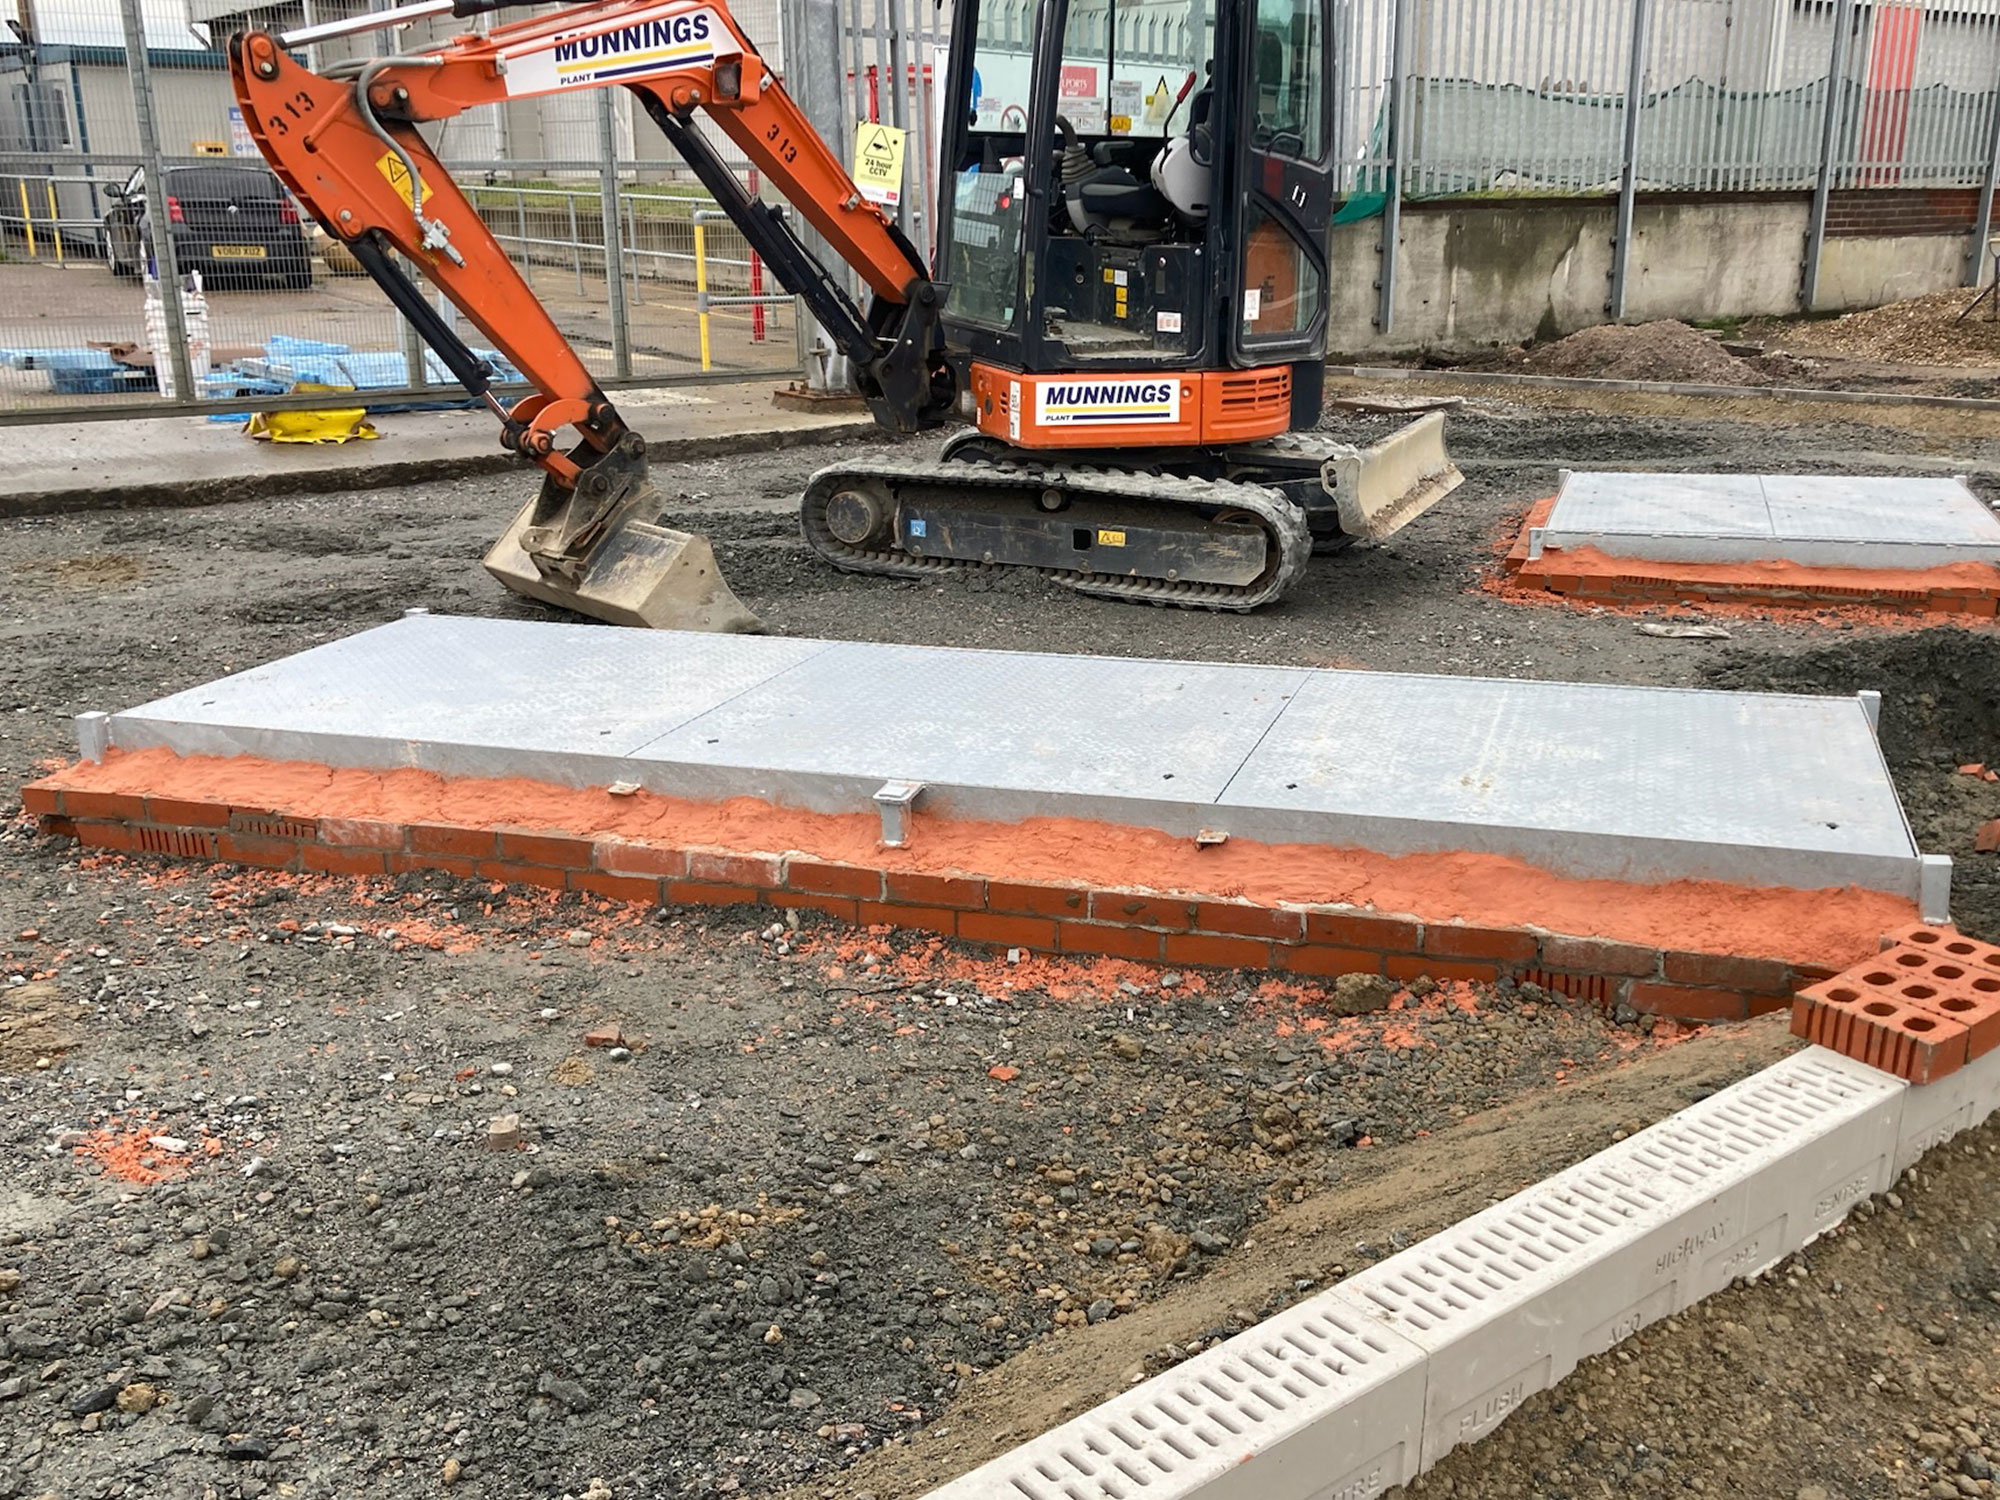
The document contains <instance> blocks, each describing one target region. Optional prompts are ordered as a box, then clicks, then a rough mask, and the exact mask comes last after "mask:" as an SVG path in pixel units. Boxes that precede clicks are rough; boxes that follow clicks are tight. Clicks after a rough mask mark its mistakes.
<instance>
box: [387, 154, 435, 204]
mask: <svg viewBox="0 0 2000 1500" xmlns="http://www.w3.org/2000/svg"><path fill="white" fill-rule="evenodd" d="M375 170H376V171H378V172H380V173H381V174H382V175H383V176H384V177H386V178H388V179H389V186H390V187H392V188H394V189H395V190H396V196H397V197H398V198H401V199H402V200H403V207H405V208H410V209H413V208H415V207H416V201H415V199H414V198H413V197H412V196H411V193H410V169H409V168H408V167H406V166H404V165H403V158H402V157H400V156H398V155H397V154H396V153H395V152H393V151H384V152H383V153H382V154H381V155H380V156H378V157H377V158H375ZM417 181H418V183H419V184H421V185H422V187H423V190H424V196H425V197H426V198H428V197H429V196H430V192H431V185H430V184H429V183H428V182H425V181H424V180H423V178H421V177H419V178H418V179H417Z"/></svg>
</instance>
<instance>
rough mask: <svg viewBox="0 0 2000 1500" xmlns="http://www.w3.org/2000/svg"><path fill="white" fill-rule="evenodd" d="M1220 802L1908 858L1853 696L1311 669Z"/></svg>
mask: <svg viewBox="0 0 2000 1500" xmlns="http://www.w3.org/2000/svg"><path fill="white" fill-rule="evenodd" d="M1222 802H1223V805H1224V806H1226V807H1230V808H1243V809H1248V808H1253V807H1254V808H1271V809H1286V810H1293V811H1296V812H1298V813H1301V814H1304V813H1314V814H1321V815H1326V814H1333V815H1339V816H1343V817H1347V818H1350V819H1352V818H1374V819H1383V818H1395V819H1399V820H1404V821H1414V822H1418V823H1421V824H1423V825H1428V826H1432V827H1434V829H1435V834H1436V841H1435V842H1434V843H1433V844H1431V845H1430V847H1435V848H1481V847H1495V845H1494V844H1493V842H1492V841H1491V840H1490V839H1484V838H1482V839H1477V840H1473V841H1470V842H1468V839H1467V836H1466V834H1467V831H1468V830H1471V829H1493V828H1507V829H1515V830H1538V831H1541V832H1543V833H1550V834H1561V835H1565V836H1567V837H1568V838H1570V839H1579V838H1582V837H1584V836H1595V837H1599V838H1604V839H1610V840H1618V841H1625V842H1628V843H1634V842H1639V841H1646V842H1651V843H1672V844H1676V845H1682V846H1685V845H1690V844H1713V845H1716V846H1718V847H1720V848H1722V849H1723V850H1724V851H1725V852H1726V851H1734V850H1743V851H1752V850H1759V849H1788V850H1797V851H1820V852H1827V853H1840V854H1851V855H1862V856H1887V857H1890V858H1898V859H1903V860H1909V859H1913V858H1914V856H1915V849H1914V846H1913V844H1912V842H1911V839H1910V835H1909V830H1908V827H1907V825H1906V824H1905V822H1904V820H1903V815H1902V808H1901V805H1900V804H1899V803H1898V801H1897V799H1896V794H1895V789H1894V787H1893V785H1892V784H1891V782H1890V780H1889V777H1888V774H1887V771H1886V768H1885V767H1884V765H1883V762H1882V757H1881V752H1880V750H1879V748H1878V747H1877V745H1876V743H1875V740H1874V737H1873V735H1872V733H1871V732H1870V730H1869V726H1868V722H1867V717H1866V715H1865V714H1864V713H1863V712H1862V709H1861V705H1860V703H1859V701H1858V700H1855V699H1836V698H1803V697H1787V696H1781V695H1752V694H1738V693H1703V692H1692V691H1683V690H1675V689H1665V688H1624V687H1602V686H1587V685H1582V684H1574V683H1551V682H1502V681H1495V680H1490V679H1483V678H1467V677H1409V676H1400V675H1395V674H1390V673H1364V672H1324V673H1317V674H1315V676H1314V679H1313V681H1312V682H1311V683H1310V684H1309V685H1307V686H1306V687H1305V688H1303V689H1301V690H1300V692H1299V694H1298V696H1297V697H1296V698H1295V699H1294V700H1293V703H1292V706H1291V708H1290V709H1288V710H1287V711H1286V713H1285V715H1284V717H1283V718H1282V719H1280V720H1279V722H1278V724H1277V726H1276V727H1275V728H1274V729H1273V730H1272V731H1271V733H1270V734H1269V735H1268V736H1267V737H1266V738H1265V739H1264V741H1263V743H1262V744H1260V745H1259V746H1258V747H1257V750H1256V752H1255V753H1254V754H1253V755H1252V756H1251V757H1250V760H1249V762H1248V763H1247V764H1246V765H1245V766H1244V767H1243V770H1242V771H1241V772H1240V773H1239V774H1238V775H1237V777H1236V779H1235V780H1234V781H1233V782H1231V783H1230V786H1229V790H1228V792H1227V793H1226V794H1225V796H1224V797H1223V799H1222ZM1370 847H1381V846H1380V845H1377V844H1371V845H1370Z"/></svg>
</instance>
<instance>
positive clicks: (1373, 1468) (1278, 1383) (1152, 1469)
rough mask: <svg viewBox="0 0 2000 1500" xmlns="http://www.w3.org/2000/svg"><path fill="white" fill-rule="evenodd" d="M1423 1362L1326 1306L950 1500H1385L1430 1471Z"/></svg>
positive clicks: (972, 1481) (1056, 1439)
mask: <svg viewBox="0 0 2000 1500" xmlns="http://www.w3.org/2000/svg"><path fill="white" fill-rule="evenodd" d="M1423 1362H1424V1356H1423V1351H1422V1350H1420V1349H1418V1348H1417V1347H1416V1346H1415V1345H1413V1344H1411V1343H1409V1342H1407V1341H1406V1340H1404V1339H1402V1338H1399V1337H1397V1336H1396V1335H1395V1334H1393V1333H1391V1332H1388V1331H1387V1330H1385V1329H1382V1328H1380V1327H1376V1326H1374V1324H1373V1322H1372V1320H1371V1319H1369V1318H1368V1317H1366V1316H1365V1315H1363V1314H1360V1313H1358V1312H1356V1311H1355V1310H1354V1309H1352V1308H1349V1307H1345V1306H1342V1305H1341V1304H1339V1303H1338V1302H1336V1301H1334V1300H1332V1299H1331V1298H1329V1297H1325V1296H1321V1297H1315V1298H1313V1299H1312V1300H1311V1301H1308V1302H1303V1303H1301V1304H1299V1305H1298V1306H1297V1307H1294V1308H1291V1309H1289V1310H1287V1311H1285V1312H1283V1313H1280V1314H1278V1315H1277V1316H1276V1317H1274V1318H1270V1319H1268V1320H1266V1321H1265V1322H1263V1323H1260V1324H1258V1325H1257V1326H1256V1327H1255V1328H1252V1329H1249V1330H1248V1331H1246V1332H1244V1333H1241V1334H1238V1335H1237V1336H1236V1337H1235V1338H1233V1339H1231V1340H1229V1341H1228V1342H1227V1343H1225V1344H1222V1345H1220V1346H1218V1347H1216V1348H1214V1349H1211V1350H1209V1351H1207V1352H1206V1353H1204V1354H1201V1355H1199V1356H1197V1357H1196V1358H1194V1359H1191V1360H1189V1361H1187V1363H1185V1364H1183V1365H1180V1366H1177V1367H1176V1368H1174V1369H1172V1370H1169V1371H1168V1372H1167V1373H1166V1374H1164V1375H1161V1376H1158V1377H1157V1378H1155V1379H1153V1380H1149V1381H1147V1382H1146V1383H1145V1384H1144V1385H1142V1386H1138V1387H1136V1388H1134V1389H1133V1390H1131V1391H1128V1392H1126V1393H1125V1394H1124V1395H1121V1396H1118V1397H1115V1398H1114V1399H1112V1400H1111V1401H1108V1402H1106V1403H1105V1404H1104V1405H1103V1406H1100V1407H1098V1408H1097V1409H1096V1410H1095V1411H1093V1412H1090V1413H1089V1414H1087V1415H1085V1416H1083V1417H1079V1418H1078V1419H1077V1420H1075V1421H1073V1422H1070V1423H1067V1424H1066V1425H1064V1426H1062V1427H1059V1428H1057V1429H1056V1430H1055V1431H1054V1432H1051V1433H1049V1434H1047V1435H1046V1436H1044V1437H1040V1438H1037V1439H1035V1440H1034V1441H1033V1442H1030V1443H1027V1444H1025V1445H1024V1446H1022V1447H1020V1448H1018V1449H1016V1450H1015V1451H1014V1452H1012V1453H1010V1454H1007V1455H1006V1456H1005V1457H1004V1458H1002V1459H999V1460H997V1461H996V1462H994V1463H993V1464H989V1465H988V1466H987V1467H986V1468H984V1469H981V1470H979V1471H977V1472H976V1473H973V1474H970V1475H967V1476H966V1477H965V1478H964V1479H961V1480H959V1481H958V1482H957V1483H956V1484H954V1485H951V1486H949V1487H948V1488H947V1489H946V1490H944V1491H942V1492H941V1495H940V1500H942V1497H943V1496H950V1497H952V1500H971V1497H974V1496H977V1497H981V1500H1130V1497H1133V1496H1139V1495H1145V1496H1148V1497H1152V1496H1163V1495H1195V1494H1200V1495H1203V1496H1206V1497H1213V1500H1264V1497H1267V1496H1270V1495H1272V1494H1274V1493H1293V1492H1296V1493H1297V1494H1300V1495H1307V1494H1310V1495H1314V1496H1319V1497H1325V1500H1347V1497H1353V1500H1359V1497H1361V1496H1371V1495H1379V1494H1380V1493H1382V1491H1383V1490H1385V1489H1388V1488H1389V1487H1390V1486H1392V1485H1396V1484H1401V1483H1403V1482H1404V1481H1405V1480H1407V1479H1410V1478H1412V1477H1413V1476H1414V1475H1415V1474H1416V1472H1417V1467H1416V1465H1417V1457H1418V1449H1417V1413H1418V1411H1419V1410H1420V1408H1421V1406H1422V1401H1423V1380H1424V1375H1423ZM1253 1460H1254V1462H1253ZM1272 1485H1276V1486H1277V1490H1276V1491H1274V1490H1273V1489H1272V1488H1271V1487H1270V1486H1272Z"/></svg>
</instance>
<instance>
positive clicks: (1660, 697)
mask: <svg viewBox="0 0 2000 1500" xmlns="http://www.w3.org/2000/svg"><path fill="white" fill-rule="evenodd" d="M111 736H112V742H113V744H115V745H116V746H118V747H119V748H122V749H136V748H141V747H144V746H148V745H165V746H168V747H170V748H172V749H174V750H177V751H180V752H181V753H184V754H203V755H232V754H241V753H251V754H257V755H263V756H267V757H274V758H282V759H305V760H316V761H321V762H324V763H327V764H332V765H340V766H357V767H365V768H370V769H388V768H394V767H399V766H420V767H423V768H425V769H428V770H433V771H437V772H440V773H442V774H446V775H460V776H501V775H504V776H528V777H535V778H538V779H541V780H545V781H553V782H557V783H561V784H564V785H569V786H602V785H605V784H608V783H609V782H612V781H620V780H630V781H636V782H638V783H640V784H641V785H643V786H646V787H648V788H649V789H651V790H654V791H657V792H661V793H666V794H670V795H677V796H684V797H694V798H703V799H707V798H719V797H732V796H755V797H763V798H766V799H769V800H773V801H777V802H781V803H784V804H787V805H791V806H798V807H804V808H809V809H812V810H814V811H820V812H843V813H854V812H871V811H872V809H873V802H872V800H871V799H872V797H873V795H874V793H875V791H876V790H877V789H878V788H879V787H881V786H882V784H883V783H885V782H889V781H895V780H914V781H921V782H923V783H924V784H925V791H924V793H923V801H922V802H921V803H920V804H919V806H920V809H922V810H924V811H926V812H930V813H934V814H938V815H943V816H956V817H966V818H989V819H998V820H1002V821H1010V822H1011V821H1018V820H1020V819H1023V818H1028V817H1035V816H1048V817H1067V818H1079V819H1086V820H1093V821H1099V822H1109V823H1123V824H1129V825H1134V826H1139V827H1147V828H1157V829H1161V830H1164V831H1166V832H1168V833H1171V834H1174V835H1176V836H1183V837H1192V836H1193V835H1194V834H1195V833H1197V832H1199V831H1201V830H1204V829H1213V830H1217V831H1220V832H1224V833H1229V834H1231V835H1233V836H1235V837H1239V838H1250V839H1257V840H1261V841H1267V842H1279V843H1328V844H1336V845H1343V846H1350V847H1360V848H1367V849H1374V850H1378V851H1381V852H1384V853H1391V854H1400V853H1413V852H1421V851H1451V850H1483V851H1489V852H1493V853H1499V854H1507V855H1513V856H1515V857H1518V858H1522V859H1526V860H1529V861H1531V862H1534V863H1537V864H1540V865H1543V866H1545V867H1547V868H1550V869H1553V870H1556V871H1557V872H1559V873H1562V874H1567V875H1573V876H1582V877H1593V878H1595V877H1602V878H1612V879H1641V880H1670V879H1681V878H1707V879H1718V880H1730V881H1736V882H1740V883H1744V884H1782V885H1792V886H1800V887H1806V888H1817V887H1823V886H1837V885H1847V884H1854V885H1859V886H1863V887H1866V888H1869V889H1875V890H1884V891H1890V892H1894V893H1896V894H1900V895H1908V896H1914V895H1916V894H1917V892H1918V889H1919V860H1918V854H1917V849H1916V846H1915V844H1914V843H1913V841H1912V840H1911V837H1910V833H1909V829H1908V826H1907V825H1906V824H1905V822H1904V820H1903V816H1902V811H1901V808H1900V806H1899V804H1898V803H1897V800H1896V794H1895V790H1894V787H1893V785H1892V784H1891V782H1890V779H1889V774H1888V771H1887V768H1886V767H1885V765H1884V764H1883V761H1882V756H1881V753H1880V751H1879V749H1878V748H1877V747H1876V744H1875V741H1874V738H1873V735H1872V734H1871V732H1870V729H1869V725H1868V720H1867V716H1866V714H1865V713H1864V711H1863V708H1862V705H1861V703H1860V701H1859V700H1858V699H1826V698H1804V697H1790V696H1779V695H1754V694H1735V693H1697V692H1687V691H1679V690H1673V689H1662V688H1618V687H1601V686H1580V685H1576V684H1569V683H1551V682H1516V681H1493V680H1487V679H1480V678H1460V677H1419V676H1401V675H1393V674H1375V673H1358V672H1328V671H1316V670H1309V669H1306V668H1286V667H1256V666H1230V665H1217V664H1209V663H1188V662H1168V661H1130V660H1123V659H1116V658H1106V657H1092V656H1060V655H1030V654H1023V653H1013V652H997V651H956V650H947V649H943V648H937V647H920V646H877V645H866V644H858V643H852V642H838V643H836V642H827V641H795V640H781V639H774V638H769V637H754V636H752V637H746V636H711V635H691V634H683V633H678V632H667V631H638V630H615V629H610V628H607V627H602V626H592V625H556V624H544V623H535V622H527V621H507V620H482V619H455V618H448V617H445V616H436V615H420V616H413V617H410V618H406V619H403V620H400V621H398V622H396V623H394V624H391V625H385V626H382V627H381V628H379V629H376V630H371V631H367V632H364V633H363V634H361V635H357V636H353V637H351V638H349V639H347V640H344V641H339V642H335V643H334V644H331V645H327V646H322V647H319V648H317V649H315V650H312V651H307V652H304V653H302V654H300V655H298V656H293V657H288V658H286V659H285V660H282V661H278V662H274V663H272V664H271V665H269V666H267V667H260V668H257V669H256V670H254V671H250V672H244V673H241V674H239V675H237V676H234V677H229V678H225V679H223V680H222V681H220V682H216V683H211V684H210V685H208V686H206V687H202V688H196V689H193V690H191V691H189V692H185V693H179V694H176V695H175V696H173V697H171V698H165V699H161V700H160V701H159V702H157V703H151V704H147V705H146V706H144V707H143V708H137V709H132V710H130V711H128V712H125V713H121V714H117V715H114V716H113V719H112V723H111ZM919 827H921V825H919Z"/></svg>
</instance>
